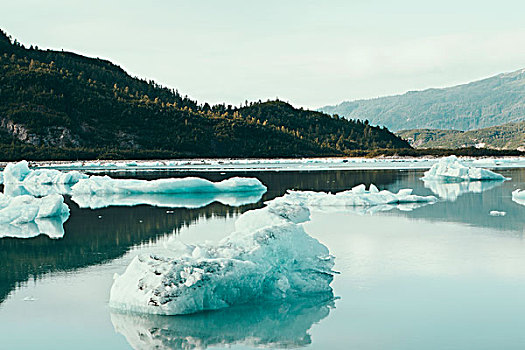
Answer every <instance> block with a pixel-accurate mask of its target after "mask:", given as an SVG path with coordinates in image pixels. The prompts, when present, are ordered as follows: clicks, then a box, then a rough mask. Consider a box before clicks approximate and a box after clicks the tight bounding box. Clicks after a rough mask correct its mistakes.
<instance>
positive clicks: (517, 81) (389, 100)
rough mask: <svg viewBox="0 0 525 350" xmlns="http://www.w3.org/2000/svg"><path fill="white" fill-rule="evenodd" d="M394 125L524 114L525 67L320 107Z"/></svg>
mask: <svg viewBox="0 0 525 350" xmlns="http://www.w3.org/2000/svg"><path fill="white" fill-rule="evenodd" d="M321 110H322V111H324V112H326V113H337V114H339V115H341V116H345V117H347V118H354V119H355V118H359V119H368V120H369V121H370V123H371V124H373V125H384V126H386V127H388V128H389V129H391V130H394V131H397V130H404V129H423V128H425V129H455V130H474V129H481V128H487V127H491V126H496V125H502V124H505V123H511V122H518V121H523V120H525V69H521V70H518V71H515V72H512V73H505V74H499V75H496V76H493V77H491V78H487V79H483V80H479V81H475V82H472V83H469V84H464V85H458V86H454V87H449V88H444V89H428V90H424V91H411V92H407V93H406V94H404V95H398V96H388V97H381V98H376V99H371V100H359V101H350V102H343V103H341V104H339V105H336V106H326V107H323V108H321Z"/></svg>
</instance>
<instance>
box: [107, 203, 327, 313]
mask: <svg viewBox="0 0 525 350" xmlns="http://www.w3.org/2000/svg"><path fill="white" fill-rule="evenodd" d="M309 217H310V213H309V210H308V209H307V208H306V207H305V206H304V205H297V204H294V203H293V202H289V201H288V200H286V199H283V198H279V199H275V200H273V201H270V202H268V203H267V206H266V207H264V208H262V209H256V210H252V211H248V212H246V213H244V214H242V215H241V216H240V217H239V218H238V220H237V221H236V223H235V232H233V233H232V234H230V235H229V236H227V237H226V238H224V239H223V240H222V241H220V242H219V243H217V244H202V245H186V244H184V243H182V242H179V241H177V240H173V241H170V242H168V244H167V248H168V249H169V251H170V253H164V254H163V255H162V256H161V255H155V254H148V255H140V256H138V257H136V258H135V259H134V260H133V261H132V262H131V264H130V265H129V266H128V268H127V269H126V271H125V272H124V274H122V275H121V276H119V277H117V278H116V279H115V280H114V283H113V286H112V288H111V293H110V306H111V307H112V308H116V309H120V310H125V311H133V312H144V313H152V314H164V315H180V314H190V313H195V312H199V311H204V310H215V309H222V308H226V307H230V306H233V305H240V304H246V303H267V302H269V301H276V300H277V301H278V300H285V299H293V298H301V297H308V296H315V295H317V296H319V295H325V296H329V297H331V296H333V294H332V288H331V286H330V283H331V282H332V280H333V277H334V274H335V272H334V271H333V270H332V268H333V266H334V257H333V256H331V255H330V253H329V251H328V248H327V247H326V246H324V245H323V244H321V243H320V242H319V241H318V240H316V239H315V238H312V237H310V236H309V235H308V234H307V233H306V232H305V231H304V229H303V227H302V226H301V225H299V224H300V223H303V222H305V221H307V220H309Z"/></svg>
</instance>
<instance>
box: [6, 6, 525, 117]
mask: <svg viewBox="0 0 525 350" xmlns="http://www.w3.org/2000/svg"><path fill="white" fill-rule="evenodd" d="M524 15H525V1H507V0H499V1H490V2H489V1H483V0H481V1H480V0H477V1H470V0H466V1H461V0H440V1H436V0H432V1H425V0H417V1H416V0H396V1H391V0H381V1H379V0H377V1H374V0H347V1H307V0H290V1H285V0H280V1H274V0H265V1H248V0H223V1H211V0H209V1H199V0H185V1H178V0H151V1H135V0H127V1H122V0H104V1H102V0H89V1H88V0H82V1H80V0H63V1H56V0H47V1H41V0H17V1H5V2H4V3H3V4H2V6H1V10H0V27H1V28H2V29H3V30H5V31H7V32H8V33H9V34H11V35H12V36H13V37H15V38H18V39H19V41H21V42H22V43H23V44H26V45H30V44H36V45H38V46H39V47H41V48H53V49H65V50H69V51H74V52H78V53H81V54H85V55H89V56H95V57H101V58H106V59H109V60H111V61H113V62H114V63H117V64H119V65H120V66H122V67H123V68H124V69H126V70H127V71H128V72H130V73H131V74H132V75H137V76H139V77H143V78H147V79H153V80H155V81H157V82H159V83H161V84H162V85H165V86H169V87H174V88H177V89H179V91H180V92H181V93H183V94H188V95H189V96H191V97H192V98H196V99H198V100H199V101H200V102H204V101H207V102H210V103H218V102H226V103H232V104H236V105H237V104H239V103H240V102H243V101H244V100H246V99H247V100H250V101H255V100H259V99H262V100H266V99H267V98H275V97H279V98H280V99H282V100H286V101H290V102H292V103H293V104H294V105H297V106H305V107H310V108H316V107H320V106H323V105H326V104H335V103H338V102H341V101H343V100H353V99H360V98H372V97H377V96H383V95H389V94H397V93H404V92H406V91H408V90H419V89H424V88H427V87H443V86H449V85H455V84H459V83H465V82H469V81H472V80H476V79H479V78H483V77H488V76H490V75H494V74H498V73H501V72H507V71H512V70H517V69H520V68H525V20H524Z"/></svg>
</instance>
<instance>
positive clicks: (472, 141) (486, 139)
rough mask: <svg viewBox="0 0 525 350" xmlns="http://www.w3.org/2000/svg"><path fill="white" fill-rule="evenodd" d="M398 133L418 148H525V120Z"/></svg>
mask: <svg viewBox="0 0 525 350" xmlns="http://www.w3.org/2000/svg"><path fill="white" fill-rule="evenodd" d="M398 135H399V136H400V137H401V138H403V139H405V140H408V141H409V142H410V144H411V145H412V146H413V147H418V148H447V149H450V148H459V147H476V146H477V147H483V148H492V149H525V121H524V122H519V123H508V124H504V125H499V126H493V127H490V128H484V129H479V130H471V131H458V130H432V129H415V130H403V131H400V132H398Z"/></svg>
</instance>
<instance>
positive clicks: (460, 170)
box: [423, 156, 508, 182]
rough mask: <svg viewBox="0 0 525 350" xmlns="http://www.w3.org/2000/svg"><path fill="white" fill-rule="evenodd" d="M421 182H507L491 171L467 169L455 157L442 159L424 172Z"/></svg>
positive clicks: (504, 178)
mask: <svg viewBox="0 0 525 350" xmlns="http://www.w3.org/2000/svg"><path fill="white" fill-rule="evenodd" d="M423 180H428V181H440V182H460V181H481V180H499V181H504V180H508V179H507V178H506V177H504V176H503V175H501V174H497V173H495V172H493V171H490V170H487V169H482V168H476V167H467V166H465V165H463V164H462V163H461V162H460V161H459V160H458V158H457V157H456V156H449V157H444V158H441V159H440V160H439V162H438V163H436V164H434V165H433V166H432V167H431V168H430V169H429V170H428V171H426V172H425V175H424V176H423Z"/></svg>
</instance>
